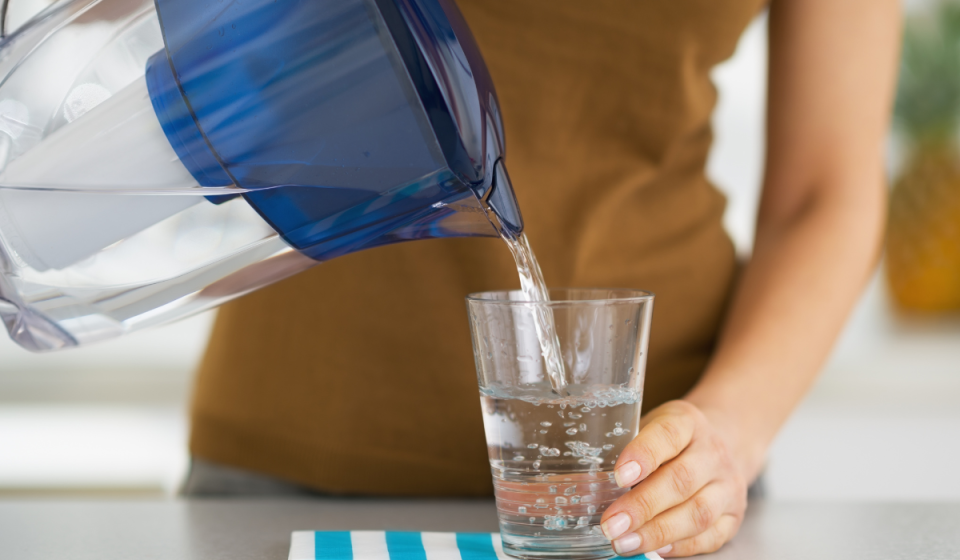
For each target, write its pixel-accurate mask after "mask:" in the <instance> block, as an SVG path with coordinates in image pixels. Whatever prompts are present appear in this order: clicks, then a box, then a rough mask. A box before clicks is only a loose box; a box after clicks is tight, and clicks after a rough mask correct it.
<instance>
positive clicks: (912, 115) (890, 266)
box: [886, 0, 960, 312]
mask: <svg viewBox="0 0 960 560" xmlns="http://www.w3.org/2000/svg"><path fill="white" fill-rule="evenodd" d="M894 123H895V125H896V127H897V131H898V133H900V135H901V137H902V138H903V139H904V141H905V144H907V145H908V146H909V149H908V153H907V159H906V162H905V165H904V166H903V169H902V171H901V172H900V173H899V175H898V177H897V178H896V180H895V181H894V188H893V192H892V193H891V196H890V210H889V220H888V223H887V240H886V243H887V247H886V248H887V255H886V273H887V279H888V282H889V285H890V289H891V290H890V291H891V293H892V295H893V297H894V300H895V301H896V302H897V304H898V305H899V306H900V307H901V308H903V309H905V310H910V311H930V312H936V311H948V310H960V143H958V138H957V132H958V130H957V129H958V127H960V2H957V1H947V0H941V1H940V2H938V3H936V4H935V5H934V7H933V9H932V10H931V11H930V12H929V13H926V14H922V15H914V16H912V17H910V18H909V19H908V20H907V24H906V28H905V30H904V38H903V56H902V61H901V68H900V80H899V83H898V87H897V102H896V108H895V111H894Z"/></svg>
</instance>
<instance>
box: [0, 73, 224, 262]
mask: <svg viewBox="0 0 960 560" xmlns="http://www.w3.org/2000/svg"><path fill="white" fill-rule="evenodd" d="M74 110H76V109H74ZM72 116H73V117H74V122H70V123H69V125H68V126H63V127H61V128H60V129H59V130H57V131H56V132H54V133H53V134H51V135H50V136H48V137H46V138H44V139H43V141H42V142H41V143H40V144H39V145H37V146H36V147H34V148H33V149H31V150H30V151H29V152H27V153H25V154H23V155H22V156H20V157H18V158H16V159H15V160H13V161H11V162H9V163H8V164H7V165H6V167H5V168H4V169H3V171H2V172H0V184H3V185H5V186H8V187H21V188H4V189H0V208H2V211H3V214H4V215H3V216H2V217H0V219H2V220H4V221H5V222H6V225H7V226H8V229H6V231H7V232H8V240H9V242H10V244H11V245H12V247H13V249H14V251H15V252H16V254H17V256H19V257H20V258H21V259H22V260H23V261H24V262H25V263H26V264H27V265H28V266H30V267H31V268H33V269H34V270H37V271H43V270H48V269H63V268H66V267H68V266H70V265H73V264H75V263H77V262H79V261H81V260H83V259H85V258H87V257H90V256H91V255H93V254H95V253H96V252H98V251H100V250H101V249H103V248H104V247H107V246H109V245H111V244H113V243H116V242H118V241H121V240H123V239H125V238H126V237H128V236H130V235H132V234H134V233H136V232H139V231H142V230H144V229H146V228H148V227H149V226H151V225H153V224H155V223H157V222H159V221H161V220H163V219H165V218H168V217H170V216H173V215H175V214H177V213H178V212H181V211H182V210H185V209H187V208H189V207H191V206H193V205H195V204H199V203H205V199H204V198H203V197H201V196H195V195H186V194H185V195H176V194H173V193H175V192H176V189H177V188H184V187H189V186H190V185H195V184H196V181H195V180H194V178H193V176H192V175H191V174H190V172H189V171H188V170H187V169H186V167H184V165H183V164H182V163H181V162H180V160H179V158H178V157H177V155H176V153H174V151H173V148H171V147H170V143H169V142H168V141H167V137H166V135H165V134H164V132H163V129H162V128H161V127H160V122H159V121H158V120H157V116H156V115H155V114H154V111H153V106H152V104H151V102H150V96H149V93H148V91H147V85H146V81H145V80H144V79H142V78H141V79H138V80H136V81H134V82H133V83H132V84H130V85H128V86H127V87H125V88H124V89H123V90H121V91H120V92H118V93H116V94H114V95H113V96H111V97H109V98H108V99H106V100H104V101H103V102H101V103H99V104H98V105H96V106H95V107H94V108H92V109H91V110H89V111H86V112H83V113H82V114H74V115H72ZM64 185H68V186H69V187H63V186H64ZM58 187H60V188H58ZM164 189H167V190H170V191H171V194H169V195H157V196H142V194H143V193H144V192H150V190H164ZM124 193H126V194H128V195H132V194H133V193H137V194H139V195H140V196H122V195H123V194H124ZM118 195H121V196H118ZM207 204H209V203H208V202H207Z"/></svg>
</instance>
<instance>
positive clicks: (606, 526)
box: [600, 513, 630, 541]
mask: <svg viewBox="0 0 960 560" xmlns="http://www.w3.org/2000/svg"><path fill="white" fill-rule="evenodd" d="M629 528H630V516H629V515H627V514H625V513H618V514H616V515H614V516H613V517H611V518H610V519H607V520H606V521H604V522H603V523H601V524H600V529H601V530H602V531H603V534H604V535H606V536H607V538H608V539H610V540H611V541H612V540H613V539H615V538H617V537H619V536H620V535H622V534H624V533H626V532H627V529H629Z"/></svg>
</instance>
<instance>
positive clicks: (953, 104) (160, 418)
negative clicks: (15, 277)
mask: <svg viewBox="0 0 960 560" xmlns="http://www.w3.org/2000/svg"><path fill="white" fill-rule="evenodd" d="M49 3H50V2H48V1H47V0H10V4H9V9H8V12H7V25H8V27H7V28H8V29H13V28H15V27H16V26H17V25H19V23H21V22H23V21H25V20H26V19H28V18H29V17H30V16H31V15H32V14H34V13H36V12H37V11H39V10H41V9H43V8H44V7H45V6H47V5H49ZM958 6H960V3H957V2H941V1H935V0H909V1H906V2H905V3H904V8H905V10H907V13H908V23H907V30H906V33H905V48H904V63H903V68H902V70H901V81H900V86H899V91H898V102H897V117H896V126H895V130H894V132H893V133H892V134H891V137H890V142H889V158H888V159H889V168H888V171H889V174H890V178H891V188H892V193H891V209H890V226H889V230H888V250H887V254H886V257H885V260H884V263H883V265H882V266H881V267H880V269H879V270H878V271H877V274H876V275H875V277H874V278H873V280H872V281H871V283H870V286H869V288H868V289H867V291H866V293H865V294H864V296H863V298H862V299H861V301H860V303H859V305H858V306H857V309H856V311H855V312H854V314H853V316H852V317H851V319H850V321H849V323H848V325H847V328H846V330H845V331H844V333H843V335H842V337H841V339H840V340H839V342H838V344H837V346H836V348H835V351H834V352H833V355H832V357H831V358H830V360H829V362H828V364H827V365H826V367H825V368H824V371H823V374H822V376H821V377H820V380H819V381H818V383H817V385H816V386H815V387H814V389H813V391H812V392H811V394H810V395H809V397H808V398H807V399H806V400H805V401H804V403H803V404H802V405H801V407H800V408H799V410H798V411H797V412H796V413H795V414H794V415H793V417H792V418H791V420H790V421H789V422H788V423H787V425H786V427H785V428H784V430H783V431H782V433H781V434H780V436H779V437H778V439H777V441H776V443H775V444H774V446H773V449H772V451H771V453H770V458H769V465H768V468H767V490H768V493H769V495H770V496H771V497H772V498H774V499H788V500H877V501H880V500H883V501H889V500H924V501H930V500H958V499H960V477H958V476H956V473H958V472H960V150H958V148H957V143H958V142H957V141H958V139H957V133H958V130H960V128H958V127H960V7H958ZM714 79H715V82H716V84H717V87H718V90H719V93H720V101H719V105H718V108H717V111H716V114H715V116H714V124H715V135H716V144H715V147H714V150H713V153H712V155H711V158H710V162H709V166H708V173H709V175H710V177H711V178H712V179H713V180H714V181H715V182H716V184H717V185H718V186H719V187H720V188H721V189H722V190H723V191H724V192H725V193H727V196H728V199H729V204H728V208H727V214H726V224H727V228H728V230H729V231H730V234H731V236H732V237H733V239H734V242H735V243H736V246H737V250H738V251H739V252H740V253H741V255H743V256H744V257H748V256H749V254H750V251H751V247H752V242H753V221H754V214H755V212H756V207H757V202H758V195H759V189H760V178H761V170H762V169H761V168H762V156H763V112H764V105H765V91H764V84H765V79H766V19H765V17H764V16H760V17H759V18H758V19H757V20H756V21H755V22H754V23H753V24H752V25H751V27H750V28H749V29H748V31H747V32H746V34H745V35H744V36H743V38H742V40H741V41H740V45H739V47H738V50H737V53H736V55H735V56H734V57H733V58H732V59H731V60H730V61H728V62H727V63H725V64H724V65H722V66H721V67H718V68H717V69H716V71H715V74H714ZM212 321H213V313H206V314H203V315H200V316H197V317H194V318H192V319H189V320H187V321H183V322H180V323H177V324H174V325H172V326H168V327H165V328H160V329H155V330H151V331H147V332H141V333H136V334H133V335H130V336H128V337H126V338H122V339H120V340H115V341H112V342H107V343H102V344H99V345H94V346H92V347H84V348H80V349H77V350H70V351H66V352H62V353H55V354H48V355H34V354H30V353H28V352H26V351H25V350H22V349H21V348H20V347H18V346H16V345H15V344H14V343H13V342H11V341H9V340H8V339H7V337H6V336H0V496H3V495H130V496H134V495H136V496H143V495H154V496H164V495H171V494H172V493H174V492H175V491H176V488H177V487H178V485H179V483H180V480H181V479H182V477H183V475H184V473H185V470H186V466H187V451H186V440H187V423H186V415H185V412H186V407H187V404H188V400H189V391H190V383H191V376H192V373H193V370H194V368H195V366H196V364H197V361H198V360H199V358H200V356H201V354H202V351H203V347H204V345H205V343H206V340H207V337H208V334H209V329H210V327H211V325H212Z"/></svg>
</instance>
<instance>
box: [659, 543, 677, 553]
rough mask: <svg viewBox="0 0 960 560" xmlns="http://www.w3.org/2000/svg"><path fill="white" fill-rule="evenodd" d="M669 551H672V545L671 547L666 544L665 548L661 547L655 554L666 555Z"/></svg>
mask: <svg viewBox="0 0 960 560" xmlns="http://www.w3.org/2000/svg"><path fill="white" fill-rule="evenodd" d="M671 550H673V545H672V544H668V545H667V546H662V547H660V548H658V549H657V554H666V553H668V552H670V551H671Z"/></svg>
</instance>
